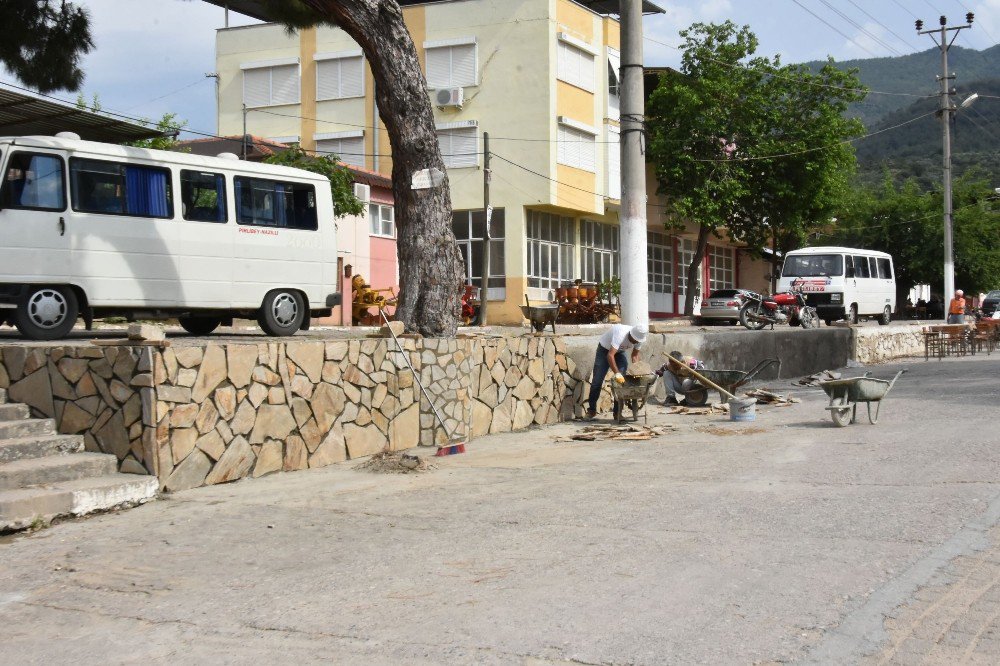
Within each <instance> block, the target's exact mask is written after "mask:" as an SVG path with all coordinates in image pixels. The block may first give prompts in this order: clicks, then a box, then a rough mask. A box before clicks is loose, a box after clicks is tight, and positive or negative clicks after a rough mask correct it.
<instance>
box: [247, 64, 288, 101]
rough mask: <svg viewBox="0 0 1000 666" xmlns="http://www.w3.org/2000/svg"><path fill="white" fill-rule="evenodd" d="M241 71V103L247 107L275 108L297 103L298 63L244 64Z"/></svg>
mask: <svg viewBox="0 0 1000 666" xmlns="http://www.w3.org/2000/svg"><path fill="white" fill-rule="evenodd" d="M240 67H241V69H242V70H243V103H244V104H246V105H247V106H248V107H250V108H253V107H260V106H277V105H280V104H298V103H299V63H298V60H297V59H293V60H292V61H291V62H284V61H281V62H277V61H275V62H273V63H245V64H243V65H241V66H240Z"/></svg>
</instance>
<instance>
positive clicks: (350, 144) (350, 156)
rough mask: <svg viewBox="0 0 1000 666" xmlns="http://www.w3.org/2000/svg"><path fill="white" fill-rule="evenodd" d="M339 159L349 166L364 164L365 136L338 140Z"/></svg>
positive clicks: (361, 165) (362, 165)
mask: <svg viewBox="0 0 1000 666" xmlns="http://www.w3.org/2000/svg"><path fill="white" fill-rule="evenodd" d="M340 150H341V151H342V152H341V154H340V159H341V160H342V161H343V162H344V164H350V165H351V166H356V167H362V168H364V166H365V156H364V154H363V153H364V152H365V138H364V137H363V136H359V137H355V138H351V139H341V140H340Z"/></svg>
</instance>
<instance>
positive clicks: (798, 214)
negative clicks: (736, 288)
mask: <svg viewBox="0 0 1000 666" xmlns="http://www.w3.org/2000/svg"><path fill="white" fill-rule="evenodd" d="M681 36H682V37H683V38H684V46H683V47H682V48H683V51H684V53H683V56H682V60H681V68H680V71H678V72H669V73H667V74H665V75H664V76H663V77H662V79H661V81H660V84H659V86H658V87H657V89H656V90H655V91H654V92H653V94H652V95H651V97H650V99H649V102H648V104H647V109H646V118H647V136H648V143H649V158H650V161H651V162H652V163H653V167H654V170H655V173H656V177H657V180H658V182H659V186H660V192H661V193H663V194H665V195H666V197H667V201H668V206H669V208H668V219H669V220H670V221H669V223H668V226H669V225H672V226H680V225H681V224H683V222H684V221H685V220H693V221H694V222H696V223H697V224H698V225H699V236H698V243H697V246H696V251H695V256H694V258H693V261H692V263H691V265H690V266H689V267H688V278H689V282H688V284H695V281H696V277H697V267H698V264H700V263H701V261H702V259H703V257H704V255H705V249H706V247H707V244H708V240H709V238H710V237H711V236H712V235H713V234H714V235H721V234H722V233H723V231H725V232H726V233H727V234H728V235H729V236H730V238H732V239H734V240H737V241H743V242H746V243H747V244H749V245H750V246H751V247H758V248H759V247H760V246H762V245H763V244H765V243H768V241H770V242H772V243H773V242H776V244H777V245H778V246H779V249H783V250H784V249H789V248H790V247H796V246H797V245H798V244H799V242H801V239H802V238H803V237H804V234H805V232H806V231H807V230H808V228H809V227H810V226H811V225H814V224H815V223H817V222H820V221H822V220H825V219H828V218H829V217H830V215H831V211H832V210H835V209H836V208H837V206H838V205H839V202H840V200H841V199H842V197H843V196H844V195H845V193H846V192H847V190H848V182H849V179H850V176H851V174H852V173H853V167H854V152H853V147H852V146H851V144H850V143H849V139H850V138H851V137H853V136H857V135H860V134H861V133H862V132H863V127H862V125H861V123H860V122H858V121H857V120H850V119H847V118H846V117H845V116H844V112H845V111H846V109H847V106H848V105H849V104H850V103H851V102H854V101H856V100H858V99H861V98H863V97H864V93H863V92H862V91H860V90H859V88H860V83H859V82H858V80H857V78H856V77H855V76H854V74H853V73H851V72H842V71H840V70H838V69H836V68H834V67H833V66H832V65H828V66H826V67H823V68H822V69H821V70H820V71H819V72H815V73H814V72H811V71H810V70H809V69H808V68H806V67H804V66H800V65H789V66H783V65H782V64H781V62H780V60H779V59H778V58H776V57H775V58H765V57H759V56H755V55H754V54H755V53H756V50H757V38H756V36H755V35H754V34H753V33H752V32H751V31H750V29H749V28H748V27H746V26H744V27H742V28H740V27H737V26H736V25H735V24H734V23H732V22H729V21H727V22H725V23H722V24H701V23H696V24H694V25H692V26H691V27H690V28H689V29H688V30H685V31H683V32H681ZM768 244H770V243H768ZM693 298H694V292H693V290H688V294H687V297H686V302H685V310H686V311H687V312H690V311H691V306H692V301H693Z"/></svg>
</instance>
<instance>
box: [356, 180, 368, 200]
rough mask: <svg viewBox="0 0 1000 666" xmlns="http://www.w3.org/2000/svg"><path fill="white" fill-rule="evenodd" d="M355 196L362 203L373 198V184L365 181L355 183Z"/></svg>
mask: <svg viewBox="0 0 1000 666" xmlns="http://www.w3.org/2000/svg"><path fill="white" fill-rule="evenodd" d="M354 196H355V197H357V199H358V201H361V202H362V203H368V202H369V201H371V200H372V186H371V185H365V184H364V183H354Z"/></svg>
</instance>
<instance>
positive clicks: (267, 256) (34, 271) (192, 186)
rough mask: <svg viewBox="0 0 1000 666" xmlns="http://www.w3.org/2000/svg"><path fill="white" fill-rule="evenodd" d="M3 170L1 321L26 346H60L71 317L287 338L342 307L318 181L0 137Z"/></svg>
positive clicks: (246, 166)
mask: <svg viewBox="0 0 1000 666" xmlns="http://www.w3.org/2000/svg"><path fill="white" fill-rule="evenodd" d="M0 174H3V181H2V182H0V323H3V322H6V323H9V324H12V325H14V326H16V327H17V329H18V330H19V331H20V332H21V334H22V335H24V336H25V337H27V338H31V339H33V340H54V339H58V338H62V337H65V336H66V335H67V334H68V333H69V331H70V329H72V328H73V325H74V324H75V322H76V320H77V317H78V316H82V317H83V320H84V322H85V323H86V326H87V328H88V329H89V328H90V327H91V324H92V322H93V320H94V318H95V317H108V316H121V317H125V318H126V319H128V320H129V321H132V320H135V319H164V318H174V317H176V318H177V319H178V321H179V322H180V324H181V326H182V327H183V328H184V329H185V330H186V331H188V332H189V333H191V334H194V335H207V334H209V333H211V332H212V331H214V330H215V329H216V328H217V327H218V326H220V325H222V324H225V325H230V324H231V323H232V320H233V318H235V317H239V318H248V319H256V320H257V322H258V323H259V324H260V326H261V328H262V329H263V330H264V332H265V333H267V334H268V335H275V336H277V335H292V334H294V333H295V332H296V331H298V330H299V329H308V328H309V322H310V319H311V318H312V317H319V316H326V315H329V313H330V309H331V308H332V307H334V306H336V305H339V304H340V302H341V295H340V293H339V292H338V290H337V286H338V284H339V281H340V278H339V275H338V272H337V252H336V227H335V225H334V210H333V198H332V195H331V191H330V183H329V181H328V180H327V179H326V178H325V177H323V176H320V175H318V174H314V173H310V172H308V171H303V170H301V169H293V168H289V167H282V166H274V165H268V164H258V163H253V162H245V161H241V160H239V159H238V158H237V157H236V156H235V155H227V154H223V155H220V156H219V157H202V156H198V155H189V154H185V153H180V152H169V151H162V150H148V149H143V148H130V147H124V146H116V145H110V144H103V143H95V142H90V141H81V140H80V139H79V138H77V137H76V136H75V135H70V134H68V133H67V134H60V135H58V136H56V137H42V136H31V137H6V138H4V137H0Z"/></svg>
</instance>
